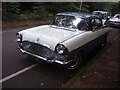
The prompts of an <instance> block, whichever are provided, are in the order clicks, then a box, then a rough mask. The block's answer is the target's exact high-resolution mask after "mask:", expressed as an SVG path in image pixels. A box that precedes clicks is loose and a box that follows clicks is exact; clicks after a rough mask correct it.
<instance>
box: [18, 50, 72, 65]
mask: <svg viewBox="0 0 120 90" xmlns="http://www.w3.org/2000/svg"><path fill="white" fill-rule="evenodd" d="M19 49H20V51H21V52H22V53H26V54H29V55H32V56H34V57H37V58H40V59H42V60H44V61H46V62H48V63H58V64H62V65H65V64H68V63H70V62H71V61H72V60H70V61H66V62H65V61H63V62H62V61H60V60H47V59H46V58H44V57H41V56H38V55H35V54H33V53H29V52H27V51H25V50H23V49H21V48H19Z"/></svg>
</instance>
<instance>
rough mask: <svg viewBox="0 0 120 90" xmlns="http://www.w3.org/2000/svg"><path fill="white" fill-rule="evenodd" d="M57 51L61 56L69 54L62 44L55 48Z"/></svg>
mask: <svg viewBox="0 0 120 90" xmlns="http://www.w3.org/2000/svg"><path fill="white" fill-rule="evenodd" d="M55 51H56V52H57V53H58V54H60V55H63V54H67V52H68V49H67V48H66V47H65V46H64V45H62V44H58V45H57V46H56V48H55Z"/></svg>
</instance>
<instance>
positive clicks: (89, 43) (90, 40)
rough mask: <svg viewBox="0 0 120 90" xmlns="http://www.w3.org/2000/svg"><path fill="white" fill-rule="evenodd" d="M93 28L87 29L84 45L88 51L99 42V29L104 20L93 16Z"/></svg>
mask: <svg viewBox="0 0 120 90" xmlns="http://www.w3.org/2000/svg"><path fill="white" fill-rule="evenodd" d="M90 23H91V30H89V31H86V32H85V34H84V36H83V38H84V45H85V48H86V50H87V51H90V50H91V49H93V48H94V47H95V46H96V45H97V44H98V43H99V36H100V34H99V32H100V31H99V30H101V27H102V20H100V19H99V18H93V19H92V20H91V21H90Z"/></svg>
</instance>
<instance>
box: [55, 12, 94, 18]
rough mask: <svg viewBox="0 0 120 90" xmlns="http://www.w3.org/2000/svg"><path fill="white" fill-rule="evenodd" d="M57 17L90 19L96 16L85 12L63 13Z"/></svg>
mask: <svg viewBox="0 0 120 90" xmlns="http://www.w3.org/2000/svg"><path fill="white" fill-rule="evenodd" d="M57 15H70V16H76V17H78V18H90V17H93V16H95V15H93V14H89V13H83V12H61V13H58V14H57Z"/></svg>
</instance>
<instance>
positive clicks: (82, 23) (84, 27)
mask: <svg viewBox="0 0 120 90" xmlns="http://www.w3.org/2000/svg"><path fill="white" fill-rule="evenodd" d="M77 28H78V29H79V30H82V31H84V30H88V24H87V21H86V20H84V19H82V20H81V21H80V22H79V23H78V25H77Z"/></svg>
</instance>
